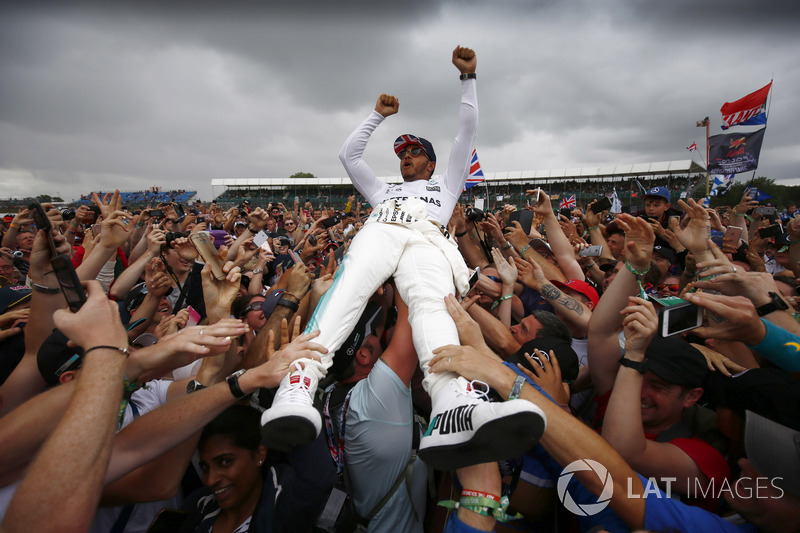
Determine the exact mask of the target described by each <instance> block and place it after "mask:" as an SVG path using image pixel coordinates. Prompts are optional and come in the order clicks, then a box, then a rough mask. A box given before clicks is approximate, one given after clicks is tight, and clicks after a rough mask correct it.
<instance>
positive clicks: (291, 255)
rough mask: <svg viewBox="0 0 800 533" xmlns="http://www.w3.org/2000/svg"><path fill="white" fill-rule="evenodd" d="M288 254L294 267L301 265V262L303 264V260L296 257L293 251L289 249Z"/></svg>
mask: <svg viewBox="0 0 800 533" xmlns="http://www.w3.org/2000/svg"><path fill="white" fill-rule="evenodd" d="M340 248H344V246H340ZM288 253H289V257H291V258H292V261H294V264H295V265H296V264H297V263H302V262H303V260H302V259H300V256H299V255H297V252H295V251H294V250H292V249H291V248H289V251H288Z"/></svg>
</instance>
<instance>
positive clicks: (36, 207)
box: [28, 200, 58, 257]
mask: <svg viewBox="0 0 800 533" xmlns="http://www.w3.org/2000/svg"><path fill="white" fill-rule="evenodd" d="M28 211H29V212H30V215H31V218H33V222H34V224H36V229H37V230H41V229H43V230H45V231H46V232H47V239H48V241H49V242H50V257H55V256H57V255H58V250H57V249H56V241H54V240H53V234H52V230H53V224H52V223H51V222H50V217H48V216H47V213H46V212H45V210H44V208H43V207H42V204H40V203H39V202H37V201H35V200H34V201H33V202H31V204H30V205H29V206H28Z"/></svg>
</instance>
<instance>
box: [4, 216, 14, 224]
mask: <svg viewBox="0 0 800 533" xmlns="http://www.w3.org/2000/svg"><path fill="white" fill-rule="evenodd" d="M12 220H14V217H12V216H11V215H6V216H4V217H3V222H11V221H12Z"/></svg>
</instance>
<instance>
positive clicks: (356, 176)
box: [339, 94, 400, 205]
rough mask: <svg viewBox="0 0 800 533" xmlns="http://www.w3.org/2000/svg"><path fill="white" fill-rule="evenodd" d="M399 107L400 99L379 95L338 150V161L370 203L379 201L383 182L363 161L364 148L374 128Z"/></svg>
mask: <svg viewBox="0 0 800 533" xmlns="http://www.w3.org/2000/svg"><path fill="white" fill-rule="evenodd" d="M399 109H400V101H399V100H398V99H397V97H395V96H392V95H390V94H382V95H380V96H379V97H378V101H377V103H376V104H375V110H374V111H373V112H372V113H370V115H369V116H368V117H367V119H366V120H365V121H364V122H362V123H361V125H360V126H359V127H358V128H356V129H355V131H353V133H351V134H350V136H349V137H347V140H345V141H344V145H343V146H342V149H341V150H340V151H339V161H341V162H342V165H344V169H345V171H347V175H348V176H350V180H351V181H352V182H353V186H354V187H355V188H356V189H357V190H358V192H360V193H361V195H362V196H363V197H364V198H366V199H367V201H368V202H369V203H370V204H372V205H377V204H378V203H380V200H379V198H378V197H377V195H378V193H379V192H380V190H381V187H382V185H383V182H382V181H380V180H379V179H378V178H376V177H375V173H374V172H373V171H372V169H371V168H369V165H367V162H366V161H364V158H363V156H364V150H365V149H366V148H367V142H369V138H370V136H372V132H373V131H375V128H377V127H378V126H379V125H380V124H381V122H383V120H384V119H385V118H386V117H388V116H390V115H394V114H395V113H397V111H398V110H399Z"/></svg>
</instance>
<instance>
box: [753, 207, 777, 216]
mask: <svg viewBox="0 0 800 533" xmlns="http://www.w3.org/2000/svg"><path fill="white" fill-rule="evenodd" d="M755 214H756V215H761V216H765V217H771V216H775V215H777V214H778V210H777V209H776V208H774V207H765V206H759V207H756V209H755Z"/></svg>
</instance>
